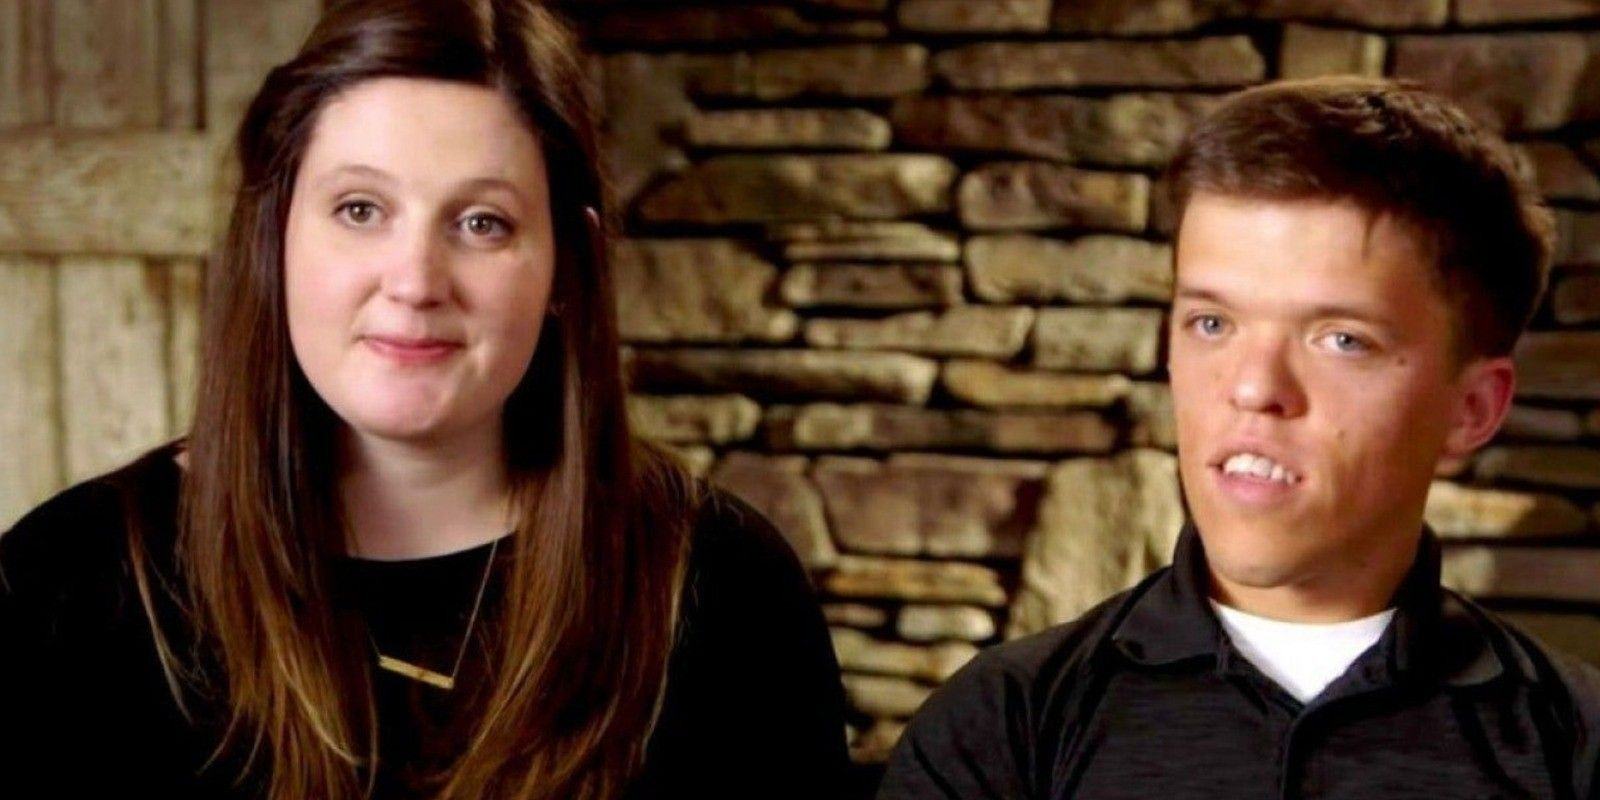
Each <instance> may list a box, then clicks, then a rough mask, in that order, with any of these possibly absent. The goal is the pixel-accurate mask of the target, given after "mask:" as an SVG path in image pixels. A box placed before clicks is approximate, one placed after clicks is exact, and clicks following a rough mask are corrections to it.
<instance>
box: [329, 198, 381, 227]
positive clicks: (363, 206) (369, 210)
mask: <svg viewBox="0 0 1600 800" xmlns="http://www.w3.org/2000/svg"><path fill="white" fill-rule="evenodd" d="M334 213H335V214H338V215H339V216H340V217H342V218H344V220H345V221H346V222H349V223H350V224H352V225H357V226H366V225H371V224H372V223H373V222H374V221H376V220H377V218H378V205H377V204H376V203H371V202H368V201H366V200H352V201H350V202H348V203H341V204H339V207H338V209H336V210H335V211H334Z"/></svg>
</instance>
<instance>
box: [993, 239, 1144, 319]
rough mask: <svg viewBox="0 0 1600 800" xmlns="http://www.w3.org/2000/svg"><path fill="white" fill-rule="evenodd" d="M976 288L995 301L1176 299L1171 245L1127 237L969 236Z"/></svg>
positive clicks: (1083, 301) (1109, 301)
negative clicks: (1173, 291) (1070, 238)
mask: <svg viewBox="0 0 1600 800" xmlns="http://www.w3.org/2000/svg"><path fill="white" fill-rule="evenodd" d="M966 261H967V269H968V270H969V271H970V272H971V274H972V291H973V293H974V294H976V295H977V296H978V297H980V298H982V299H984V300H987V301H990V302H996V303H1015V302H1041V303H1049V302H1060V301H1065V302H1069V303H1124V302H1127V301H1129V300H1152V301H1165V300H1169V299H1171V297H1172V248H1171V247H1170V246H1168V245H1165V244H1156V243H1153V242H1147V241H1145V240H1143V239H1135V238H1132V237H1128V236H1106V235H1090V236H1081V237H1079V238H1077V239H1074V240H1071V241H1062V240H1059V239H1046V238H1042V237H1038V236H1028V235H1025V234H1005V235H998V236H974V237H972V238H971V239H968V240H967V258H966Z"/></svg>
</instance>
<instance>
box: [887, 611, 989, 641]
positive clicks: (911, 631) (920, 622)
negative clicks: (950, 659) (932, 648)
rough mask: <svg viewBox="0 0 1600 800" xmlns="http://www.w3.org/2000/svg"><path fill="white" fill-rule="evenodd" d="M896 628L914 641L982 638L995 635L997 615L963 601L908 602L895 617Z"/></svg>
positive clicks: (976, 639) (902, 634)
mask: <svg viewBox="0 0 1600 800" xmlns="http://www.w3.org/2000/svg"><path fill="white" fill-rule="evenodd" d="M895 632H896V633H899V634H900V636H901V637H903V638H905V639H907V640H909V641H913V642H941V641H963V642H982V641H985V640H988V639H993V638H994V636H995V632H996V631H995V624H994V615H993V614H990V613H989V611H988V610H987V609H982V608H978V607H977V606H962V605H907V606H905V607H904V608H902V609H900V615H899V617H897V618H896V620H895Z"/></svg>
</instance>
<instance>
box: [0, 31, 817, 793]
mask: <svg viewBox="0 0 1600 800" xmlns="http://www.w3.org/2000/svg"><path fill="white" fill-rule="evenodd" d="M584 84H585V81H584V76H583V72H582V64H581V61H580V60H579V58H578V57H577V55H576V53H575V50H574V48H573V45H572V43H571V41H570V40H569V37H568V36H567V35H566V34H565V33H564V32H563V30H562V29H561V28H560V27H559V26H558V25H557V24H556V23H555V22H554V21H553V20H552V18H551V17H550V16H549V15H548V14H547V13H546V12H545V11H543V10H542V9H541V8H540V7H539V6H538V5H537V4H536V3H535V2H533V0H495V1H494V2H484V1H483V0H479V1H478V2H470V1H469V0H460V1H459V2H439V1H438V0H430V1H429V2H422V1H421V0H416V1H415V2H392V1H391V2H380V1H378V0H356V1H355V2H343V3H339V4H334V6H333V9H332V10H330V11H329V12H328V14H327V15H326V16H325V17H324V19H323V20H322V21H321V22H320V24H319V25H318V26H317V28H316V29H315V31H314V32H313V33H312V34H311V37H310V39H309V41H308V42H307V43H306V45H305V47H304V48H303V50H302V51H301V52H300V54H299V55H298V56H297V57H296V58H295V59H294V60H293V61H291V62H290V63H288V64H286V65H284V66H282V67H279V68H278V69H276V70H274V71H273V72H272V73H271V75H270V76H269V77H268V78H267V81H266V84H265V86H264V87H263V88H262V90H261V92H260V94H259V95H258V96H257V97H256V99H255V101H254V102H253V103H252V105H251V107H250V109H249V111H248V112H247V114H246V116H245V119H244V122H243V124H242V126H241V128H240V132H239V138H238V142H237V145H238V152H239V158H240V165H241V167H242V186H241V189H240V191H239V194H238V198H237V202H236V204H235V206H234V210H233V215H232V219H231V224H230V228H229V235H228V239H227V242H226V246H225V249H224V251H223V252H222V253H221V256H220V258H219V260H218V262H217V263H216V264H215V265H214V268H213V270H212V273H211V275H210V282H209V284H210V285H209V287H208V293H207V299H206V314H205V328H204V347H203V353H202V359H201V375H200V385H199V392H198V396H199V400H198V407H197V409H196V413H195V416H194V424H193V427H192V430H191V432H190V434H189V436H188V437H187V439H186V440H184V441H182V442H179V443H174V444H173V445H169V446H168V447H164V448H161V449H159V450H156V451H154V452H153V453H151V454H148V455H146V456H145V457H143V458H141V459H140V460H138V461H137V462H135V463H134V464H132V465H130V466H127V467H125V468H123V469H121V470H119V471H117V472H115V473H112V474H111V475H108V476H105V477H103V478H100V479H97V480H93V481H89V482H88V483H85V484H82V485H79V486H76V487H74V488H72V489H69V490H67V491H66V492H64V493H62V494H61V495H59V496H57V497H56V498H54V499H52V500H50V501H49V502H47V503H45V504H44V505H43V506H41V507H40V508H38V509H36V510H35V511H34V512H32V513H31V514H30V515H28V516H27V517H25V518H24V519H23V520H22V521H21V522H20V523H18V525H17V526H16V527H15V528H14V529H13V530H12V531H10V532H8V533H7V534H6V535H5V536H3V537H0V575H3V577H4V578H5V581H4V582H3V584H0V636H3V637H4V642H5V647H6V650H5V653H6V655H5V656H4V664H5V666H4V667H3V668H0V669H4V670H5V673H6V674H4V675H3V676H0V678H3V680H0V719H3V720H4V722H3V724H5V725H6V726H7V727H8V728H10V729H11V730H12V731H13V732H20V733H23V734H24V737H22V738H24V739H25V742H24V743H23V744H22V745H20V746H16V747H12V748H9V749H8V750H7V752H6V753H5V756H4V760H5V761H6V762H7V763H4V764H0V782H4V785H5V786H6V787H7V788H6V789H5V791H4V792H3V793H4V794H6V796H15V795H14V794H13V791H14V790H15V789H16V788H17V787H18V786H31V785H38V786H41V787H44V788H42V789H40V790H39V791H40V793H41V794H48V795H49V796H61V797H66V796H88V795H89V794H90V790H91V789H100V790H103V789H105V788H108V787H114V788H115V790H116V791H118V792H119V794H127V795H132V796H160V797H269V798H273V800H289V799H290V798H296V799H298V798H353V797H360V796H364V795H369V794H370V795H375V796H381V797H448V798H491V797H492V798H501V797H505V798H613V797H674V798H675V797H685V798H687V797H710V796H720V795H722V794H725V793H731V792H733V791H740V792H741V793H742V794H745V795H747V796H759V797H774V796H794V797H800V796H809V797H818V798H825V797H832V796H834V794H835V786H836V783H835V781H837V780H838V778H839V777H840V774H841V772H842V769H843V763H844V745H843V740H842V739H843V702H842V699H841V696H840V689H839V684H838V676H837V665H836V664H835V662H834V660H833V655H832V651H831V648H830V646H829V643H828V639H827V632H826V629H825V627H824V624H823V622H822V619H821V616H820V614H819V613H818V611H817V608H816V606H815V603H814V601H813V600H812V599H811V597H810V595H809V590H808V588H807V586H806V582H805V577H804V574H803V572H801V570H800V568H799V566H798V562H797V561H796V559H795V558H794V556H793V555H792V553H790V552H789V551H788V550H787V549H786V548H785V546H784V544H783V543H782V540H781V539H780V538H779V537H778V536H777V535H776V533H775V532H774V531H773V529H772V528H771V526H770V525H769V524H767V523H766V522H765V521H764V520H763V519H762V518H761V517H760V516H759V515H758V514H756V513H755V512H753V511H751V510H750V509H749V508H748V507H745V506H743V505H741V504H739V503H738V502H737V501H734V500H732V499H730V498H727V497H723V496H718V495H716V494H714V493H707V492H703V491H701V490H698V489H696V488H695V487H694V485H693V484H692V483H691V482H690V481H689V480H687V479H686V478H685V477H684V476H683V474H682V473H681V472H680V471H679V470H678V469H677V468H676V467H674V466H671V465H670V462H668V461H667V460H665V459H663V458H662V457H660V456H658V455H657V454H655V453H654V452H652V451H651V450H649V449H647V448H645V447H644V446H642V445H640V444H639V443H638V442H637V441H636V440H634V439H633V438H632V437H631V436H630V434H629V432H628V425H627V422H626V418H625V415H624V390H623V385H622V380H621V378H620V369H619V366H618V356H617V345H618V342H617V331H616V323H615V319H614V300H613V288H612V283H611V280H610V273H609V270H608V267H607V265H606V260H605V257H604V247H603V241H604V239H603V231H602V224H601V220H602V219H603V217H602V215H601V208H602V202H601V201H602V191H601V182H600V179H599V177H598V174H597V170H596V167H595V164H596V159H597V156H596V152H595V144H594V135H593V125H592V122H591V118H590V101H589V98H588V97H587V96H586V94H585V92H584V91H583V87H584ZM751 776H757V782H749V781H748V780H747V779H748V778H750V777H751ZM36 782H39V783H36Z"/></svg>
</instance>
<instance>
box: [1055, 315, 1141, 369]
mask: <svg viewBox="0 0 1600 800" xmlns="http://www.w3.org/2000/svg"><path fill="white" fill-rule="evenodd" d="M1161 321H1162V312H1160V311H1158V310H1156V309H1151V308H1046V309H1041V310H1040V311H1039V319H1038V321H1037V322H1036V323H1035V324H1034V330H1033V363H1034V366H1037V367H1042V368H1044V369H1067V370H1087V371H1097V372H1125V373H1129V374H1133V375H1143V374H1146V373H1149V372H1153V371H1155V369H1156V367H1158V366H1160V355H1161Z"/></svg>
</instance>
